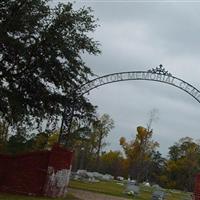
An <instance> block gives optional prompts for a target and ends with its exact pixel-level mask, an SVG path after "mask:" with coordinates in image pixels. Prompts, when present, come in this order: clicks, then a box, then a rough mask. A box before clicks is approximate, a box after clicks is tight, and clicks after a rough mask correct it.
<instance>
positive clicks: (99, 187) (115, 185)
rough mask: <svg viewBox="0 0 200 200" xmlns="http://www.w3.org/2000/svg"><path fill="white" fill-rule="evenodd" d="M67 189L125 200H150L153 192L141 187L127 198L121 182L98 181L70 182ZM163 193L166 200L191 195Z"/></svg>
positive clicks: (170, 191) (187, 198) (173, 192)
mask: <svg viewBox="0 0 200 200" xmlns="http://www.w3.org/2000/svg"><path fill="white" fill-rule="evenodd" d="M69 187H70V188H73V189H78V190H85V191H92V192H95V193H103V194H107V195H112V196H116V197H122V198H125V199H134V200H150V199H151V196H152V192H153V190H154V189H153V188H152V187H149V186H143V185H141V186H140V193H139V195H136V196H129V195H127V194H124V186H123V184H122V182H119V181H100V182H97V183H90V182H83V181H77V180H72V181H70V185H69ZM78 190H77V191H78ZM72 192H73V191H72ZM75 192H76V190H75ZM75 192H74V193H73V194H74V195H76V194H75ZM165 192H166V193H167V196H166V200H189V199H191V198H190V197H191V193H186V192H181V191H178V190H165ZM102 200H103V199H102Z"/></svg>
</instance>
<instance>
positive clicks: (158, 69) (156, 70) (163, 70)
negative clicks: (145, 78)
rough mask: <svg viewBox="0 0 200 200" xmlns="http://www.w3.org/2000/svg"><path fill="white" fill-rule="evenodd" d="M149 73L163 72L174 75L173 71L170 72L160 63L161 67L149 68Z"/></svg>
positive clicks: (162, 73) (163, 73)
mask: <svg viewBox="0 0 200 200" xmlns="http://www.w3.org/2000/svg"><path fill="white" fill-rule="evenodd" d="M148 72H149V73H155V74H161V75H166V76H172V74H171V73H169V72H168V71H167V70H165V68H164V67H163V66H162V65H161V64H160V65H159V67H156V68H152V69H150V70H148Z"/></svg>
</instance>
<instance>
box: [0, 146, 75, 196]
mask: <svg viewBox="0 0 200 200" xmlns="http://www.w3.org/2000/svg"><path fill="white" fill-rule="evenodd" d="M72 156H73V153H72V152H71V151H68V150H66V149H64V148H61V147H59V146H58V145H56V146H54V147H53V148H52V150H51V151H38V152H31V153H26V154H23V155H16V156H11V155H0V191H1V192H9V193H16V194H26V195H35V196H50V197H64V196H65V195H66V193H67V185H68V182H69V176H70V171H71V161H72Z"/></svg>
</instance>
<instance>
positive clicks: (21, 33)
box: [0, 0, 100, 126]
mask: <svg viewBox="0 0 200 200" xmlns="http://www.w3.org/2000/svg"><path fill="white" fill-rule="evenodd" d="M96 27H97V24H96V22H95V19H94V16H93V14H92V12H91V9H90V8H85V7H84V8H81V9H79V10H74V9H73V4H72V3H67V4H61V3H59V4H58V5H57V6H56V7H54V8H51V7H50V6H49V4H48V0H34V1H32V0H2V1H1V2H0V95H1V99H0V113H1V116H0V117H1V118H2V119H4V120H5V121H6V122H8V123H9V124H10V125H16V124H17V125H19V124H21V123H24V122H26V124H28V125H29V126H31V125H33V123H34V122H37V123H38V124H41V122H42V121H43V120H44V119H47V120H50V121H51V122H52V121H53V122H55V123H57V119H58V117H60V116H61V114H62V112H63V109H64V107H66V113H67V114H68V115H71V113H72V110H73V113H75V117H80V115H81V116H82V117H83V116H84V114H85V113H88V112H89V113H92V112H93V106H92V105H91V104H90V102H89V100H87V99H85V98H84V97H80V98H78V100H77V102H76V103H75V102H74V99H75V98H76V97H77V93H76V92H75V91H77V88H79V87H80V85H82V84H83V83H84V82H85V81H87V80H88V78H87V77H88V75H92V72H91V70H90V68H89V67H87V66H86V64H85V63H84V61H83V59H82V55H83V53H88V54H94V55H96V54H99V53H100V51H99V48H98V46H99V44H98V42H96V41H94V40H93V38H91V37H90V36H89V35H90V33H91V32H93V31H94V30H95V29H96ZM69 113H70V114H69ZM65 119H66V120H65V121H66V123H67V119H68V118H65Z"/></svg>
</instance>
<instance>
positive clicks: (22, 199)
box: [0, 193, 80, 200]
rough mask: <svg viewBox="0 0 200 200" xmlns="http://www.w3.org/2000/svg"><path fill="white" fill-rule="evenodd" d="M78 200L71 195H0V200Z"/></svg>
mask: <svg viewBox="0 0 200 200" xmlns="http://www.w3.org/2000/svg"><path fill="white" fill-rule="evenodd" d="M52 199H53V200H80V199H79V198H77V197H75V196H74V195H72V194H67V197H66V198H64V199H63V198H55V199H54V198H48V197H31V196H23V195H12V194H4V193H0V200H52Z"/></svg>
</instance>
